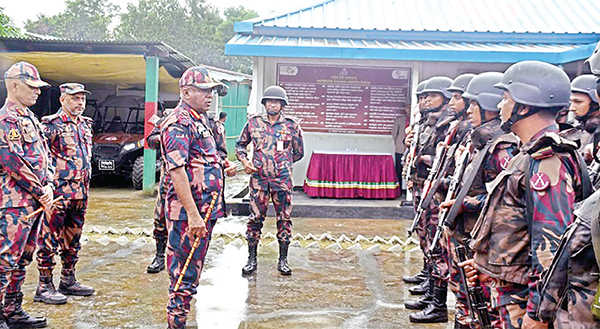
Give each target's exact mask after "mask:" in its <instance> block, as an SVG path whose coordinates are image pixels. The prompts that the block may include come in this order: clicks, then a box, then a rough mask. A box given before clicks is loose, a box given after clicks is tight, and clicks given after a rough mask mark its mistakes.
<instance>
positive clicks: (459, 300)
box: [444, 229, 499, 328]
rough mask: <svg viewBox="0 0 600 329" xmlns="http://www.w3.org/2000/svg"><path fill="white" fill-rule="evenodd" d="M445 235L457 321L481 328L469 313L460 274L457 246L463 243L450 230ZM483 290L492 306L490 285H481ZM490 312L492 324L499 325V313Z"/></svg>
mask: <svg viewBox="0 0 600 329" xmlns="http://www.w3.org/2000/svg"><path fill="white" fill-rule="evenodd" d="M444 235H445V236H446V238H445V239H444V241H446V244H447V245H448V248H447V250H448V252H449V256H450V257H449V261H450V282H449V283H448V286H449V288H450V290H451V291H452V292H453V293H454V295H455V296H456V305H455V310H456V313H455V319H456V322H458V323H460V324H462V325H465V326H470V327H471V328H480V326H479V324H476V323H473V322H472V320H473V319H472V318H471V314H470V312H469V304H468V301H467V294H468V292H467V287H466V286H465V285H464V283H463V278H462V275H461V272H460V267H459V266H458V256H457V254H456V246H457V245H458V244H459V243H460V244H462V242H459V240H458V239H457V233H455V232H452V231H450V230H448V229H446V230H444ZM481 290H482V291H483V295H484V297H485V299H486V301H487V302H488V304H490V305H491V300H490V287H489V284H483V283H482V284H481ZM488 311H489V315H490V320H491V321H492V323H499V318H498V312H496V311H495V310H488Z"/></svg>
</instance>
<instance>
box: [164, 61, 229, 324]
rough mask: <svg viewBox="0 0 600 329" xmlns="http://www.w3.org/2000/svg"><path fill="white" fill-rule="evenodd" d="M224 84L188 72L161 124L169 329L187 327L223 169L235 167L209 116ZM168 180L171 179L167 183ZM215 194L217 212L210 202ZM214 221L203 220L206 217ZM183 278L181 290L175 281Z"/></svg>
mask: <svg viewBox="0 0 600 329" xmlns="http://www.w3.org/2000/svg"><path fill="white" fill-rule="evenodd" d="M221 86H223V84H221V83H220V82H218V81H214V80H213V79H212V78H211V77H210V75H209V73H208V71H207V70H206V68H204V67H202V66H195V67H192V68H189V69H187V70H186V71H185V72H184V73H183V75H182V76H181V79H179V90H180V97H181V101H180V103H179V104H178V105H177V107H176V108H175V109H174V110H173V111H172V112H171V113H170V114H169V115H168V116H167V117H166V118H165V119H164V121H163V122H162V123H161V124H160V140H161V143H162V151H163V152H162V156H163V160H164V162H165V168H166V170H167V175H168V176H169V177H167V178H166V180H167V181H169V183H168V187H167V195H166V204H165V209H166V218H167V221H166V222H167V232H168V243H167V270H168V272H169V278H170V285H169V301H168V303H167V323H168V325H169V328H184V327H185V324H186V322H187V316H188V314H189V312H190V302H191V300H192V295H194V294H196V288H197V287H198V284H199V283H200V274H201V273H202V267H203V265H204V258H205V257H206V252H207V250H208V245H209V243H210V238H211V234H212V230H213V228H214V226H215V224H216V222H217V219H218V218H220V217H223V215H224V212H223V207H222V205H223V201H222V199H223V198H224V195H223V179H224V178H223V169H222V168H223V167H225V170H224V172H225V173H226V174H227V175H228V176H233V175H235V170H236V167H235V165H233V164H232V163H229V162H226V161H225V160H224V159H221V157H220V156H219V153H218V151H217V145H216V142H215V139H214V137H213V135H212V131H211V129H210V127H209V124H208V118H207V116H206V115H205V112H206V111H208V110H209V109H210V106H211V104H212V100H213V93H215V92H217V89H219V88H220V87H221ZM169 178H170V179H169ZM214 196H216V199H215V202H214V208H213V209H212V211H210V209H209V208H210V204H211V201H212V200H213V198H214ZM209 212H210V218H207V221H206V222H205V221H204V217H207V213H209ZM197 237H199V238H200V240H199V244H198V246H197V250H196V251H195V252H194V253H193V254H192V258H191V261H190V263H189V266H188V267H187V271H185V273H182V271H183V267H184V264H185V263H186V260H187V258H188V256H189V255H190V254H191V249H192V244H193V243H194V240H195V239H196V238H197ZM182 274H183V280H182V281H181V284H180V286H179V287H178V289H177V290H175V286H176V285H177V280H178V278H179V276H180V275H182Z"/></svg>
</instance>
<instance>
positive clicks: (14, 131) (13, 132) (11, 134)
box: [8, 129, 21, 141]
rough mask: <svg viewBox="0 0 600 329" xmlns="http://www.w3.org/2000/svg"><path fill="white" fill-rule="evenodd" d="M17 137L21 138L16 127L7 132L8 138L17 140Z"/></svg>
mask: <svg viewBox="0 0 600 329" xmlns="http://www.w3.org/2000/svg"><path fill="white" fill-rule="evenodd" d="M19 139H21V132H20V131H19V130H18V129H11V130H10V131H9V132H8V140H10V141H18V140H19Z"/></svg>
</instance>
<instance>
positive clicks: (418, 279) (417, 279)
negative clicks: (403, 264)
mask: <svg viewBox="0 0 600 329" xmlns="http://www.w3.org/2000/svg"><path fill="white" fill-rule="evenodd" d="M427 273H428V268H427V263H425V262H423V269H422V270H421V272H419V273H417V274H415V275H411V276H408V275H407V276H403V277H402V281H404V282H406V283H411V284H420V283H422V282H423V281H426V280H427Z"/></svg>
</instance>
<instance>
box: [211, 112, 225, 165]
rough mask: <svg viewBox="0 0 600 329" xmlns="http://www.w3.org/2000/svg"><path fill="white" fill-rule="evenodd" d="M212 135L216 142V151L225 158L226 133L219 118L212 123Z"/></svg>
mask: <svg viewBox="0 0 600 329" xmlns="http://www.w3.org/2000/svg"><path fill="white" fill-rule="evenodd" d="M212 131H213V135H214V136H215V142H216V143H217V151H219V155H220V156H221V158H222V159H226V158H227V135H226V132H225V125H224V124H223V122H221V121H219V120H215V121H214V123H213V125H212Z"/></svg>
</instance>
